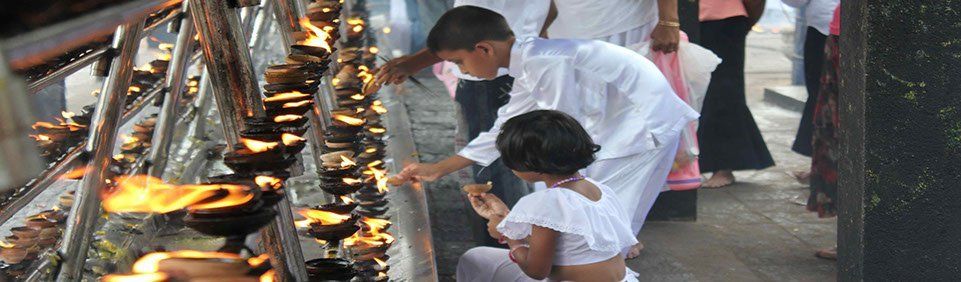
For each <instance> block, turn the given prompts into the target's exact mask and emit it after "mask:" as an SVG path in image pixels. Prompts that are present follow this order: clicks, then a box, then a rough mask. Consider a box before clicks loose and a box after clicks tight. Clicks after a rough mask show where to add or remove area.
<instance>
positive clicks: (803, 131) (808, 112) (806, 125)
mask: <svg viewBox="0 0 961 282" xmlns="http://www.w3.org/2000/svg"><path fill="white" fill-rule="evenodd" d="M826 39H827V35H824V34H821V32H820V31H818V30H817V29H815V28H813V27H808V30H807V35H806V36H805V37H804V86H806V88H807V91H808V99H807V101H805V102H804V112H802V113H801V124H799V125H798V129H797V135H795V137H794V145H792V146H791V150H792V151H794V152H797V153H798V154H801V155H805V156H808V157H810V156H811V153H812V151H813V149H812V148H811V143H812V142H813V140H814V139H813V137H812V132H813V131H814V104H817V101H818V92H819V91H820V90H821V67H822V66H824V43H825V40H826Z"/></svg>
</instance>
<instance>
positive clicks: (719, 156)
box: [697, 17, 774, 188]
mask: <svg viewBox="0 0 961 282" xmlns="http://www.w3.org/2000/svg"><path fill="white" fill-rule="evenodd" d="M749 29H750V26H749V23H748V20H747V18H745V17H733V18H728V19H723V20H718V21H706V22H702V23H701V44H702V46H704V48H707V49H709V50H711V51H712V52H714V53H715V54H717V55H718V56H719V57H721V59H722V60H723V61H722V62H721V64H720V65H718V66H717V70H715V71H714V73H712V77H711V82H710V84H709V85H708V89H707V94H706V95H705V96H704V107H703V108H702V109H701V123H700V127H699V128H698V132H697V135H698V142H699V145H700V149H701V155H700V160H699V164H700V166H701V171H702V172H705V173H706V172H713V173H714V175H713V176H712V177H711V179H708V181H707V182H705V183H704V187H709V188H710V187H722V186H726V185H729V184H731V183H733V182H734V175H733V174H732V171H734V170H745V169H763V168H766V167H770V166H773V165H774V159H773V158H772V157H771V153H770V152H769V151H768V149H767V144H765V142H764V138H763V137H762V136H761V131H760V130H759V129H758V127H757V123H755V121H754V117H753V116H752V115H751V110H750V109H749V108H748V107H747V101H746V99H745V96H744V47H745V37H746V36H747V32H748V31H749Z"/></svg>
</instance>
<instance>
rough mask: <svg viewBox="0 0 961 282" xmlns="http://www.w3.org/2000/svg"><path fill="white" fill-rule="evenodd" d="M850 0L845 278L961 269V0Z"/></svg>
mask: <svg viewBox="0 0 961 282" xmlns="http://www.w3.org/2000/svg"><path fill="white" fill-rule="evenodd" d="M922 2H923V3H918V2H915V1H907V0H872V1H842V3H843V8H842V16H841V18H842V19H843V20H842V22H843V23H842V29H841V30H842V34H843V36H842V39H841V58H842V60H841V70H842V74H841V91H840V107H839V108H840V116H841V129H842V131H841V138H842V146H841V158H840V164H839V165H840V189H839V193H840V195H839V198H840V199H839V204H840V206H839V209H840V211H839V212H840V214H839V218H838V253H839V255H840V260H839V263H838V265H839V277H838V278H839V280H840V281H901V280H904V281H940V280H944V281H949V280H956V279H957V277H961V267H959V265H961V239H959V238H961V189H959V183H961V17H959V11H961V1H922Z"/></svg>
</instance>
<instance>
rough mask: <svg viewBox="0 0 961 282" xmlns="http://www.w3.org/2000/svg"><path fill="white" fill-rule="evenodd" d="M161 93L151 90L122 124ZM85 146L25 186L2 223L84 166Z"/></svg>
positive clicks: (2, 212)
mask: <svg viewBox="0 0 961 282" xmlns="http://www.w3.org/2000/svg"><path fill="white" fill-rule="evenodd" d="M159 93H160V88H154V89H151V90H149V91H148V92H147V93H146V94H145V95H144V96H143V98H142V99H141V101H140V103H138V104H137V105H135V106H134V108H133V109H130V110H128V111H127V112H126V113H124V115H123V117H121V118H120V124H121V125H126V124H129V123H130V122H131V121H132V120H133V118H134V117H136V116H137V115H138V114H140V112H141V111H143V110H144V109H145V108H147V106H149V105H151V104H152V103H151V102H150V101H153V99H155V98H156V96H157V94H159ZM85 146H86V141H85V142H81V143H80V144H77V146H76V147H73V149H71V150H70V151H68V152H67V153H66V154H65V155H64V156H63V158H61V159H60V161H58V162H57V163H55V164H53V166H50V167H49V168H48V169H46V170H44V171H43V172H41V173H40V175H39V176H37V177H36V178H34V179H33V180H31V181H30V182H28V183H27V184H26V185H24V188H22V190H23V191H24V194H23V195H19V196H15V197H16V199H14V200H13V201H11V202H10V203H8V204H7V205H5V206H3V209H0V223H2V222H7V220H9V219H10V218H11V217H13V216H14V215H15V214H17V212H19V211H20V210H21V209H23V208H24V207H26V206H27V205H28V204H30V203H31V202H33V199H34V198H36V197H37V196H38V195H40V193H43V191H45V190H47V188H48V187H50V185H51V184H53V183H55V182H57V180H60V179H61V177H63V175H64V174H66V173H67V172H69V171H71V170H73V169H74V168H76V167H77V166H78V165H83V164H84V162H85V161H86V160H85V159H84V158H83V157H82V156H83V154H84V153H83V148H84V147H85Z"/></svg>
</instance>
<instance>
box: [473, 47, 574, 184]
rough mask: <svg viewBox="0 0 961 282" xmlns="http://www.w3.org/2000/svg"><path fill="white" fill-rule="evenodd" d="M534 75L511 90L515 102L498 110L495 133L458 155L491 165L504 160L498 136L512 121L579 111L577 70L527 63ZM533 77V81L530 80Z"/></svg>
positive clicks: (554, 62)
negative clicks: (550, 112)
mask: <svg viewBox="0 0 961 282" xmlns="http://www.w3.org/2000/svg"><path fill="white" fill-rule="evenodd" d="M524 65H525V66H526V67H528V69H529V70H532V71H533V73H531V74H529V75H528V74H525V77H524V78H518V79H517V80H515V82H514V87H513V89H511V94H510V95H511V99H510V101H509V102H507V104H506V105H504V106H502V107H501V108H500V109H498V110H497V119H496V120H495V121H494V125H493V126H491V129H490V130H488V131H486V132H482V133H481V134H479V135H477V138H474V139H473V140H471V141H470V143H468V144H467V146H465V147H464V148H463V149H461V151H460V152H458V153H457V154H458V155H460V156H461V157H464V158H467V159H470V160H472V161H474V162H475V163H477V164H479V165H483V166H487V165H490V164H491V163H492V162H494V161H495V160H497V158H499V157H500V152H498V151H497V145H496V142H497V135H498V134H500V131H501V125H503V124H504V122H507V120H509V119H510V118H512V117H515V116H518V115H521V114H524V113H527V112H530V111H534V110H537V109H551V110H560V111H567V110H576V109H575V106H576V105H577V103H576V102H573V101H575V100H576V98H577V97H576V96H573V95H577V93H576V89H577V84H576V83H574V73H573V67H572V66H570V64H569V63H566V61H563V60H557V59H538V58H533V59H532V60H530V61H528V62H525V63H524ZM528 77H530V78H528Z"/></svg>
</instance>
